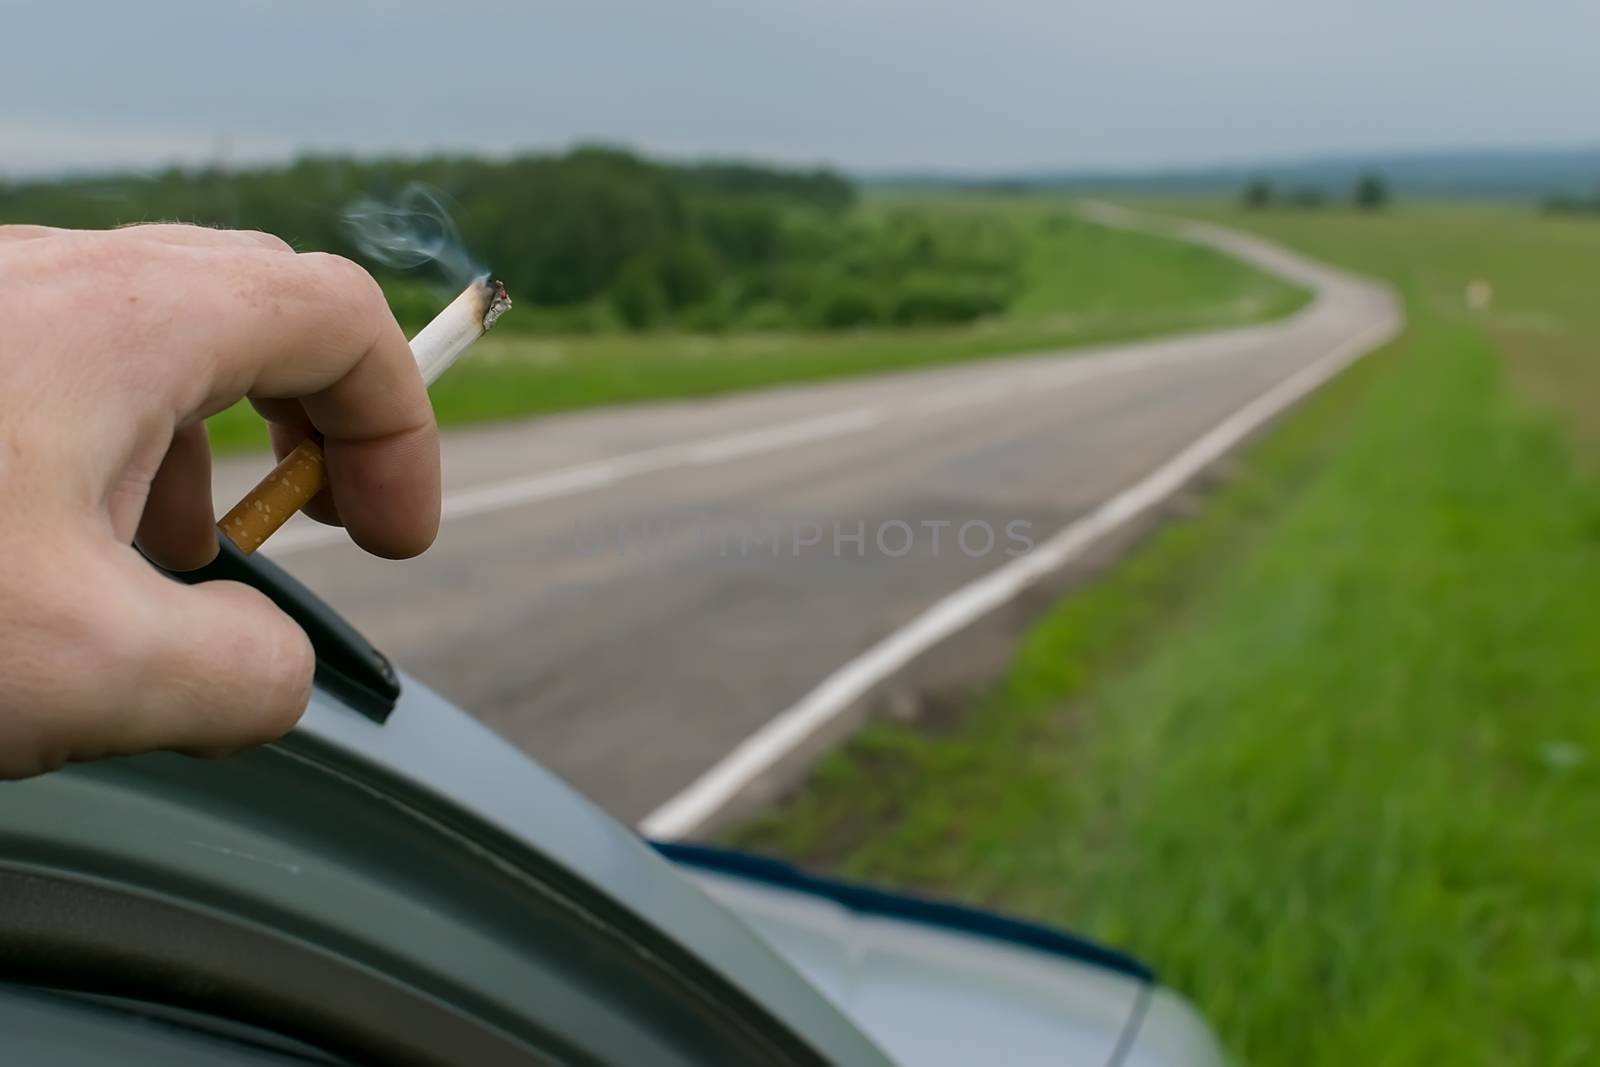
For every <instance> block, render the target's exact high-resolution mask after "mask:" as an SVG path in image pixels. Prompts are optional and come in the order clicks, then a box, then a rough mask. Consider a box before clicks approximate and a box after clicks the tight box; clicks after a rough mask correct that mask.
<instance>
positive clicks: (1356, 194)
mask: <svg viewBox="0 0 1600 1067" xmlns="http://www.w3.org/2000/svg"><path fill="white" fill-rule="evenodd" d="M1350 198H1351V200H1353V201H1354V202H1355V205H1356V207H1358V208H1360V209H1361V210H1363V211H1378V210H1380V209H1381V208H1383V207H1384V206H1385V205H1386V204H1388V203H1389V186H1388V184H1387V183H1385V182H1384V180H1383V176H1382V175H1381V174H1378V173H1376V172H1374V171H1368V172H1367V173H1366V174H1363V175H1361V177H1359V178H1357V179H1356V185H1355V189H1354V190H1353V191H1352V193H1351V196H1350Z"/></svg>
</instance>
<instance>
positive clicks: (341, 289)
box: [300, 252, 383, 303]
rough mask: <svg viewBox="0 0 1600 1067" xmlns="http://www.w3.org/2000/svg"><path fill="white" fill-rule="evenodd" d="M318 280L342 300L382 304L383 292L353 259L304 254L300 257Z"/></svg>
mask: <svg viewBox="0 0 1600 1067" xmlns="http://www.w3.org/2000/svg"><path fill="white" fill-rule="evenodd" d="M300 258H301V259H302V260H303V261H305V262H306V263H307V264H308V265H309V266H310V267H311V269H312V270H313V271H315V272H316V274H317V276H318V280H319V281H320V282H321V283H322V284H325V285H328V286H330V287H332V288H333V289H334V290H335V291H336V292H337V293H338V294H339V296H340V298H341V299H344V300H352V301H360V302H363V303H372V302H378V303H382V302H383V290H382V288H380V287H379V285H378V280H377V279H376V278H374V277H373V276H372V275H371V274H370V273H369V272H368V271H367V269H366V268H365V267H363V266H361V264H359V263H357V262H356V261H355V260H353V259H346V258H345V257H344V256H340V255H335V254H334V253H332V252H306V253H303V254H302V255H301V257H300Z"/></svg>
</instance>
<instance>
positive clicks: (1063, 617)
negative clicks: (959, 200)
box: [731, 208, 1600, 1065]
mask: <svg viewBox="0 0 1600 1067" xmlns="http://www.w3.org/2000/svg"><path fill="white" fill-rule="evenodd" d="M1214 213H1215V214H1216V215H1217V216H1218V217H1219V218H1222V219H1223V220H1224V221H1227V222H1230V223H1233V224H1239V225H1246V226H1250V227H1252V228H1255V229H1258V230H1260V231H1261V232H1263V233H1265V234H1267V235H1269V236H1273V237H1277V238H1280V239H1283V240H1284V241H1286V242H1287V243H1290V244H1293V245H1295V246H1298V247H1301V248H1303V249H1305V250H1307V251H1309V252H1312V253H1314V254H1317V255H1320V256H1322V257H1324V258H1327V259H1329V260H1332V261H1337V262H1341V263H1344V264H1347V265H1350V266H1352V267H1355V268H1358V269H1362V270H1365V271H1368V272H1370V273H1372V274H1375V275H1381V276H1384V277H1387V278H1389V279H1392V280H1393V281H1394V282H1395V283H1396V284H1397V285H1398V286H1399V287H1400V289H1401V290H1402V292H1403V293H1404V295H1405V298H1406V302H1407V307H1408V314H1409V315H1410V321H1411V326H1410V328H1409V330H1408V332H1407V333H1406V335H1405V336H1404V337H1403V338H1402V339H1401V340H1400V341H1398V342H1397V343H1395V344H1394V345H1392V346H1391V347H1389V348H1388V349H1387V350H1385V351H1383V352H1381V353H1378V354H1376V355H1374V356H1372V357H1369V358H1368V359H1367V360H1366V361H1364V362H1363V363H1361V364H1359V365H1358V366H1357V367H1356V368H1354V369H1353V370H1352V371H1351V372H1349V373H1347V374H1346V375H1344V376H1343V377H1341V378H1340V379H1339V380H1338V381H1337V382H1335V383H1334V384H1333V385H1332V386H1330V387H1329V388H1328V389H1327V390H1325V391H1323V392H1322V393H1321V394H1319V395H1318V396H1317V397H1315V398H1313V400H1311V401H1310V402H1309V403H1308V404H1307V405H1306V406H1305V407H1304V408H1302V409H1301V410H1300V411H1299V412H1297V413H1296V414H1295V415H1294V416H1292V417H1291V418H1290V419H1289V420H1288V421H1287V422H1286V423H1284V424H1283V425H1281V426H1280V427H1279V428H1278V429H1277V430H1275V431H1274V432H1273V433H1272V434H1271V435H1269V436H1268V437H1267V438H1265V439H1263V440H1262V441H1261V442H1259V443H1258V444H1256V445H1255V446H1253V447H1252V448H1250V449H1249V450H1248V451H1247V452H1246V453H1245V454H1244V456H1243V457H1242V458H1241V461H1240V464H1239V473H1238V475H1237V477H1236V478H1234V479H1233V480H1231V481H1230V482H1229V483H1228V485H1227V486H1225V487H1224V488H1223V489H1221V490H1220V491H1218V492H1217V493H1215V494H1214V495H1213V496H1212V497H1211V498H1210V499H1209V501H1208V502H1207V504H1206V505H1205V506H1204V507H1203V508H1202V509H1200V510H1199V512H1198V513H1197V514H1196V515H1194V516H1193V517H1191V518H1189V519H1187V520H1184V521H1181V522H1178V523H1176V524H1173V525H1169V526H1167V527H1166V528H1165V529H1164V530H1163V531H1161V532H1160V533H1158V534H1157V535H1155V536H1154V537H1153V538H1151V539H1150V540H1148V541H1147V542H1146V543H1145V544H1144V545H1143V546H1142V547H1141V548H1140V549H1139V550H1138V551H1137V552H1135V553H1134V554H1133V555H1132V557H1131V558H1130V559H1128V560H1127V561H1125V563H1124V564H1123V565H1120V566H1118V567H1115V568H1113V569H1112V570H1111V571H1110V572H1108V573H1107V574H1106V575H1104V576H1103V577H1102V578H1101V579H1100V580H1098V581H1097V582H1095V583H1094V584H1092V585H1091V586H1090V587H1088V588H1087V589H1086V590H1084V591H1083V592H1081V593H1080V594H1079V595H1076V596H1073V597H1070V598H1068V599H1066V600H1065V601H1063V602H1062V603H1061V604H1060V605H1059V606H1058V607H1057V608H1056V609H1054V611H1053V612H1052V613H1051V614H1050V615H1049V616H1048V617H1047V618H1046V619H1045V620H1044V621H1043V622H1042V623H1041V624H1040V625H1039V626H1038V627H1037V629H1036V630H1034V631H1033V632H1032V633H1031V634H1030V635H1029V636H1028V638H1027V639H1026V640H1025V641H1024V642H1023V644H1022V646H1021V648H1020V649H1019V651H1018V653H1017V655H1016V658H1015V662H1014V664H1013V666H1012V668H1011V670H1010V673H1009V674H1008V676H1007V677H1006V678H1005V679H1004V681H1003V682H1002V683H1001V684H999V685H998V686H996V687H995V688H994V690H993V691H992V692H990V693H989V694H988V695H987V696H986V697H985V698H983V699H982V700H980V701H978V702H977V704H976V706H974V707H973V708H972V710H971V713H970V714H969V715H967V716H966V717H965V718H963V719H961V720H960V721H959V722H956V723H954V724H946V725H945V726H943V727H941V728H939V729H937V730H926V731H919V730H917V729H914V728H910V727H906V726H892V725H887V724H878V725H874V726H872V727H870V728H869V729H868V730H867V731H865V732H864V733H863V734H862V735H860V736H859V738H858V739H856V740H855V741H854V742H853V743H852V744H850V745H848V746H847V747H846V748H845V749H844V750H842V751H841V752H839V753H837V754H835V755H834V756H833V757H831V758H830V759H828V760H827V761H826V762H825V763H824V764H823V765H822V766H821V767H820V769H819V770H818V771H817V773H816V774H815V775H814V777H813V780H812V782H811V783H810V784H809V785H808V786H807V787H806V788H804V789H803V790H802V791H801V792H800V793H799V794H798V795H797V796H796V797H794V798H793V799H792V801H791V802H790V803H789V804H788V805H786V806H785V807H784V808H783V809H781V810H779V811H776V812H774V813H772V814H771V815H769V816H768V817H766V818H763V819H761V820H759V821H757V822H755V823H753V824H751V825H750V826H748V827H745V828H744V829H742V830H740V831H738V832H736V833H734V834H733V835H731V836H732V840H733V841H735V842H736V843H738V844H740V845H742V846H745V847H753V848H759V849H764V850H767V851H773V852H777V853H781V854H786V855H788V856H790V857H793V858H796V859H798V860H800V861H801V862H804V863H808V864H814V865H819V866H823V867H827V868H832V869H836V870H839V871H842V872H845V873H846V874H849V875H852V876H856V877H864V878H868V879H872V880H876V881H880V882H887V883H890V884H895V885H900V886H908V887H914V888H918V889H922V890H927V891H933V892H937V893H943V894H950V895H954V896H957V897H963V898H967V899H971V900H976V901H979V902H982V903H984V904H988V905H993V906H999V907H1002V908H1006V909H1010V910H1014V911H1018V912H1022V913H1026V914H1030V915H1034V916H1038V917H1041V918H1043V919H1046V920H1049V921H1052V922H1056V923H1060V924H1064V925H1067V926H1069V927H1073V928H1076V929H1079V930H1082V931H1085V932H1087V933H1090V934H1093V935H1096V936H1099V937H1102V938H1105V939H1107V940H1109V941H1112V942H1114V943H1116V944H1119V945H1123V946H1126V947H1129V948H1131V949H1132V950H1134V951H1135V952H1137V953H1139V954H1141V955H1142V956H1144V957H1145V958H1147V959H1149V960H1150V961H1151V962H1153V963H1154V964H1155V966H1156V967H1157V969H1158V970H1159V971H1160V972H1161V973H1162V974H1163V976H1164V977H1165V979H1166V980H1167V981H1168V982H1169V983H1171V984H1173V985H1175V986H1176V987H1177V988H1179V989H1180V990H1182V991H1183V992H1185V993H1186V994H1188V995H1189V996H1190V997H1192V998H1193V999H1194V1000H1195V1001H1197V1002H1198V1004H1199V1005H1200V1007H1201V1009H1202V1010H1203V1011H1204V1012H1205V1013H1206V1014H1207V1015H1208V1017H1209V1018H1210V1019H1211V1020H1212V1021H1213V1023H1214V1024H1215V1025H1216V1027H1217V1028H1218V1029H1219V1031H1220V1033H1221V1034H1222V1036H1223V1039H1224V1041H1225V1043H1227V1044H1228V1045H1229V1046H1230V1048H1231V1049H1232V1050H1233V1051H1234V1052H1235V1054H1236V1055H1238V1056H1239V1058H1240V1059H1241V1060H1243V1061H1244V1062H1246V1063H1254V1064H1295V1065H1300V1064H1330V1065H1331V1064H1412V1063H1427V1064H1433V1063H1508V1064H1524V1063H1540V1064H1567V1063H1572V1064H1576V1063H1591V1062H1596V1061H1597V1060H1600V1030H1597V1028H1596V1027H1595V1025H1594V1019H1595V1010H1594V1006H1595V1005H1596V1004H1597V1003H1600V873H1597V872H1600V834H1597V832H1596V829H1595V828H1596V827H1597V826H1600V774H1597V769H1600V767H1597V760H1600V714H1597V710H1600V654H1597V653H1600V606H1597V602H1596V599H1595V595H1594V590H1595V588H1596V576H1597V575H1600V486H1597V484H1596V481H1595V479H1594V474H1593V471H1594V470H1595V467H1594V463H1595V461H1596V459H1597V458H1600V446H1597V445H1596V443H1595V440H1594V436H1593V432H1592V426H1593V423H1594V421H1595V417H1596V415H1597V413H1600V412H1597V408H1600V361H1597V360H1596V359H1595V356H1596V352H1595V343H1594V340H1593V339H1594V338H1595V337H1597V336H1600V301H1596V300H1595V299H1594V298H1593V295H1592V294H1593V279H1594V265H1595V264H1597V263H1600V225H1595V224H1593V223H1588V222H1584V221H1579V220H1565V221H1557V220H1548V219H1542V218H1538V217H1535V216H1533V215H1531V214H1529V213H1520V212H1517V211H1514V210H1512V209H1498V210H1489V209H1471V208H1450V209H1444V208H1438V209H1414V210H1411V211H1405V212H1400V213H1396V214H1394V215H1392V216H1384V217H1376V218H1365V217H1355V216H1351V215H1341V214H1337V213H1330V214H1325V215H1313V214H1305V215H1281V216H1279V215H1263V216H1259V217H1236V216H1233V215H1231V214H1230V213H1225V212H1221V211H1217V212H1214ZM1474 279H1484V280H1488V281H1489V282H1491V283H1492V284H1493V286H1494V289H1495V303H1494V306H1493V308H1491V309H1490V310H1488V311H1486V312H1481V313H1469V312H1468V311H1467V310H1466V309H1465V307H1464V300H1463V290H1464V287H1465V286H1466V284H1467V283H1468V282H1469V281H1472V280H1474Z"/></svg>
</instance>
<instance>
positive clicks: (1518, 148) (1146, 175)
mask: <svg viewBox="0 0 1600 1067" xmlns="http://www.w3.org/2000/svg"><path fill="white" fill-rule="evenodd" d="M586 148H603V149H613V150H616V151H621V152H626V153H629V154H632V155H635V156H638V157H640V158H643V159H648V160H651V161H654V162H660V163H665V164H669V165H695V164H715V163H729V164H741V165H754V166H766V167H772V168H775V169H786V170H803V169H823V170H828V171H832V172H834V173H837V174H840V175H842V176H844V177H846V178H849V179H851V180H853V181H862V182H868V183H873V182H892V181H895V180H913V181H924V180H925V181H951V182H964V183H965V182H970V183H980V182H985V181H1006V180H1013V179H1021V180H1029V179H1065V180H1069V181H1072V180H1094V179H1097V178H1105V179H1115V180H1143V179H1161V178H1167V177H1174V178H1175V177H1205V176H1211V175H1215V176H1219V177H1233V176H1240V175H1248V174H1252V173H1256V172H1271V171H1275V170H1292V169H1297V168H1302V167H1316V166H1330V167H1338V166H1355V167H1363V166H1364V167H1371V168H1375V169H1381V168H1383V167H1384V166H1393V165H1395V164H1400V163H1408V162H1423V161H1435V160H1438V161H1443V160H1452V159H1455V160H1491V159H1504V160H1516V159H1545V158H1570V157H1575V156H1578V157H1581V156H1587V155H1596V156H1600V139H1597V140H1592V141H1571V142H1549V143H1538V144H1522V145H1516V144H1503V143H1502V144H1476V145H1475V144H1438V145H1428V146H1408V145H1397V146H1389V147H1380V148H1345V149H1330V150H1327V151H1317V152H1308V153H1299V154H1276V155H1266V156H1260V157H1253V158H1238V159H1216V158H1212V159H1193V160H1178V161H1174V162H1171V163H1161V164H1147V165H1142V166H1139V165H1134V166H1125V167H1112V166H1104V167H1082V168H1074V167H1070V166H1067V165H1061V164H1050V163H1039V164H1034V165H1025V166H1019V167H1016V168H1009V169H995V170H982V169H975V168H974V169H965V168H961V167H954V166H951V167H940V166H937V165H928V166H907V167H885V168H851V167H845V166H841V165H839V164H837V163H834V162H832V161H829V160H788V159H774V158H769V157H764V156H760V155H755V154H743V155H741V154H738V153H705V154H678V153H672V152H662V151H653V150H651V149H650V148H649V147H647V146H643V145H637V144H628V143H619V142H614V141H609V140H603V139H579V140H576V141H573V142H570V143H568V144H565V145H548V146H546V145H530V146H528V147H526V148H514V149H507V150H502V151H479V150H473V149H471V148H452V147H450V146H442V147H439V148H437V149H418V150H410V151H407V150H385V149H381V148H380V149H375V150H373V151H367V152H361V151H337V150H331V151H330V150H319V149H314V148H308V149H301V150H295V151H291V152H289V153H287V154H283V155H270V156H269V155H263V156H260V157H257V158H248V157H239V156H232V155H229V154H223V155H213V156H210V157H205V156H195V157H170V158H166V159H160V160H155V161H151V162H148V163H144V164H138V163H129V164H116V163H110V164H106V165H103V166H94V165H83V166H65V167H60V168H56V169H52V170H33V171H20V172H7V171H5V170H4V169H3V166H0V181H12V182H16V183H24V184H25V183H30V182H54V181H92V180H95V179H100V178H105V179H115V178H128V177H142V176H148V175H154V174H159V173H161V172H163V171H167V170H173V169H177V170H181V171H185V172H190V173H192V172H195V171H204V170H210V169H214V168H220V169H221V170H222V171H223V172H225V173H240V172H246V171H252V170H270V169H275V168H282V167H288V166H292V165H293V164H294V163H296V162H297V161H300V160H304V159H349V160H353V161H358V162H377V161H385V160H396V161H415V160H423V159H430V158H460V159H480V160H487V161H491V162H505V161H509V160H513V159H519V158H525V157H530V156H532V157H540V156H562V155H565V154H567V153H570V152H574V151H578V150H581V149H586ZM0 164H3V161H0ZM1597 179H1600V174H1597Z"/></svg>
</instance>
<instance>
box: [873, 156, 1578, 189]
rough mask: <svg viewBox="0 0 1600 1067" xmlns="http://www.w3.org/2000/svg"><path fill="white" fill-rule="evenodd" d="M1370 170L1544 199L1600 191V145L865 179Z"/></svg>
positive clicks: (1289, 179)
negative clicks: (1558, 195) (1140, 167)
mask: <svg viewBox="0 0 1600 1067" xmlns="http://www.w3.org/2000/svg"><path fill="white" fill-rule="evenodd" d="M1367 171H1376V172H1378V173H1379V174H1382V175H1383V177H1384V178H1385V179H1386V180H1387V181H1388V182H1389V184H1390V186H1391V187H1392V188H1393V189H1395V190H1396V191H1397V192H1399V193H1401V194H1403V195H1412V196H1460V197H1504V198H1523V197H1544V196H1549V195H1552V194H1569V195H1583V194H1592V193H1593V192H1594V191H1595V190H1596V189H1597V188H1600V145H1597V146H1594V147H1588V148H1556V149H1504V150H1495V149H1477V150H1445V151H1427V152H1404V153H1402V152H1373V153H1368V154H1362V155H1357V154H1348V155H1330V156H1320V157H1311V158H1304V159H1290V160H1277V161H1264V162H1262V163H1259V164H1247V165H1228V166H1214V167H1178V168H1171V169H1151V170H1126V171H1072V170H1061V171H1032V172H1020V173H1011V174H1007V173H994V174H980V173H968V174H938V173H920V174H919V173H903V174H880V175H872V176H865V175H863V176H860V177H861V180H862V181H863V182H864V183H866V184H869V185H900V186H912V187H928V188H957V187H976V186H989V187H1011V188H1025V189H1041V190H1042V189H1056V190H1065V191H1074V192H1078V191H1081V192H1120V193H1136V194H1137V193H1144V194H1151V195H1161V194H1166V195H1184V194H1187V195H1200V194H1208V193H1228V194H1233V193H1236V192H1237V191H1238V190H1239V189H1240V188H1241V187H1242V186H1243V185H1244V184H1245V183H1246V182H1247V181H1249V180H1251V179H1253V178H1265V179H1266V180H1268V181H1270V182H1273V183H1274V184H1276V185H1279V186H1282V187H1285V188H1306V189H1318V190H1321V191H1323V192H1326V193H1342V192H1344V191H1345V190H1346V189H1348V188H1349V187H1350V186H1351V185H1352V184H1353V183H1354V182H1355V180H1356V177H1357V176H1358V175H1360V174H1362V173H1365V172H1367Z"/></svg>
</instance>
